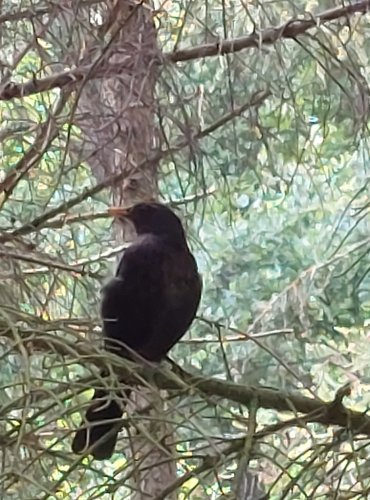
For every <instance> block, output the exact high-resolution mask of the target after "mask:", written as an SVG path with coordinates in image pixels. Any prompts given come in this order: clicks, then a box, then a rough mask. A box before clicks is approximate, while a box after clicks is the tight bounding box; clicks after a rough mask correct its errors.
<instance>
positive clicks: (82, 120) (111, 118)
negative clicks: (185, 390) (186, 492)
mask: <svg viewBox="0 0 370 500" xmlns="http://www.w3.org/2000/svg"><path fill="white" fill-rule="evenodd" d="M107 4H108V10H107V12H106V15H105V19H104V22H103V24H102V25H101V26H100V28H99V30H98V34H99V39H100V40H101V42H102V45H101V46H100V47H99V46H97V45H96V44H95V46H93V45H92V44H91V45H90V47H89V46H88V49H87V50H86V52H85V54H84V56H83V57H84V59H85V60H87V61H89V62H92V63H93V62H94V61H96V66H97V67H98V66H103V67H104V64H105V63H114V64H115V65H117V64H118V65H119V64H122V72H121V74H120V75H119V76H109V75H107V77H106V78H104V79H95V80H94V79H93V78H92V79H89V80H87V81H84V82H83V84H82V85H81V87H80V88H79V91H78V101H77V105H76V109H75V115H74V124H75V125H77V126H78V127H79V128H80V130H81V131H82V138H83V141H82V143H81V145H79V148H78V149H79V152H80V154H81V158H85V159H87V161H88V163H89V165H90V167H91V171H92V173H93V175H94V176H95V178H96V179H97V180H98V182H101V181H103V180H104V179H106V178H107V177H110V176H112V175H114V174H117V173H120V172H126V173H127V175H126V176H125V178H124V181H123V182H120V183H116V184H115V185H112V186H111V191H110V193H111V199H112V202H113V204H119V205H125V206H130V205H132V204H133V203H136V202H138V201H143V200H147V199H155V198H157V195H158V187H157V167H158V165H157V164H154V163H149V164H148V163H146V166H145V168H142V167H141V168H140V169H139V168H137V166H138V165H140V164H142V163H143V160H145V159H147V158H150V157H151V152H152V150H153V146H154V145H155V142H156V141H155V136H156V133H155V124H154V113H155V101H154V87H155V84H156V80H157V76H158V70H159V62H160V52H159V50H158V47H157V43H156V30H155V27H154V24H153V19H152V14H151V10H150V8H149V6H148V5H146V4H131V3H129V2H123V1H119V0H117V1H114V2H112V1H111V2H107ZM91 39H92V38H91V37H90V43H91ZM131 231H132V230H131V228H130V227H129V226H127V227H126V226H125V227H123V226H122V225H121V224H116V225H115V229H114V233H115V234H114V236H115V239H116V241H117V243H119V244H121V243H123V242H125V241H128V240H130V239H131V238H132V234H131ZM143 393H144V390H143V391H141V396H143V397H142V398H141V397H140V398H137V399H136V401H135V404H136V406H140V405H141V401H140V400H141V399H142V400H143V401H144V400H145V402H144V404H146V405H147V404H148V399H150V401H151V403H152V404H153V407H156V408H157V410H156V411H155V413H153V414H152V415H151V416H150V418H149V419H148V421H150V422H151V423H150V425H149V426H148V427H146V429H145V433H144V434H141V436H143V435H145V436H148V437H150V438H151V439H148V438H145V437H139V435H136V436H134V437H133V438H132V439H131V450H124V451H125V453H126V454H127V453H128V454H129V455H131V459H132V460H131V465H132V477H133V478H134V482H135V484H134V485H133V490H134V493H133V496H132V498H134V499H135V500H139V499H141V498H145V499H148V498H153V497H155V496H156V495H157V494H158V493H159V492H161V491H162V490H163V489H164V488H165V487H166V486H167V485H168V484H171V483H173V481H174V479H175V477H176V463H175V461H174V459H173V452H172V450H170V449H169V448H168V447H167V446H166V441H167V440H168V436H171V434H172V429H171V428H169V427H168V425H167V424H165V423H164V422H163V419H162V420H161V418H160V415H159V414H158V412H159V413H160V409H159V408H158V407H161V406H163V402H162V400H161V399H160V398H159V397H158V393H157V395H155V394H154V393H153V394H148V391H145V394H143ZM141 425H142V424H141ZM168 498H171V497H168Z"/></svg>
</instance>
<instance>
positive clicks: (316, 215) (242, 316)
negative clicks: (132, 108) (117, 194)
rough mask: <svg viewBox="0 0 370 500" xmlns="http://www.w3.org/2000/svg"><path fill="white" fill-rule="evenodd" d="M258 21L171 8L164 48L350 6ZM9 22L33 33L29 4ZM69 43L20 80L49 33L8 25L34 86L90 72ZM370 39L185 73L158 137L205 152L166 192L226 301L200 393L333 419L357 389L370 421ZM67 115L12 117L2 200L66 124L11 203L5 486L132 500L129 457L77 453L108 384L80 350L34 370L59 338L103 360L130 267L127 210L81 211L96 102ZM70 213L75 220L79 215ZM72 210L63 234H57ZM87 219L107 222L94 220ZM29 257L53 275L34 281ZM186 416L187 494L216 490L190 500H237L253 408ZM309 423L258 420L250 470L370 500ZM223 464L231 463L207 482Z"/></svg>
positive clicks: (361, 32)
mask: <svg viewBox="0 0 370 500" xmlns="http://www.w3.org/2000/svg"><path fill="white" fill-rule="evenodd" d="M247 4H248V5H247ZM247 4H246V3H245V2H244V3H242V2H241V3H240V4H239V3H237V2H234V3H230V5H228V7H227V9H226V11H224V10H223V5H224V3H222V2H211V3H209V2H205V3H204V2H185V3H182V2H171V3H169V5H167V4H165V6H164V9H167V10H168V12H167V15H165V13H161V12H158V18H157V21H158V40H159V42H160V44H161V48H162V49H163V50H164V51H165V52H169V51H171V50H173V49H174V48H177V49H178V48H185V47H192V46H196V45H199V44H203V43H212V42H214V41H215V40H217V37H222V38H236V37H238V36H244V35H247V34H250V33H252V32H253V30H255V31H256V32H261V31H262V30H264V29H267V28H269V27H270V26H275V25H276V26H278V25H280V24H281V23H283V22H286V21H287V20H289V19H290V18H293V17H297V15H298V14H300V13H303V12H304V11H305V10H306V11H308V12H313V11H314V10H315V11H316V10H317V9H319V10H324V9H325V8H327V7H331V6H332V3H330V2H319V3H317V2H316V3H314V2H307V3H306V2H294V4H290V3H288V2H274V3H268V4H265V3H263V4H262V3H261V4H260V5H258V4H257V3H253V2H249V3H248V2H247ZM42 5H43V4H42ZM338 5H339V4H338ZM18 6H19V7H20V6H21V7H22V8H26V7H27V6H28V5H26V3H23V2H19V5H18ZM316 6H317V9H316ZM36 7H40V8H41V7H42V6H41V4H40V5H38V4H37V5H36ZM36 7H35V8H36ZM4 9H5V10H6V12H10V10H12V11H13V10H14V11H16V9H15V7H14V5H13V3H11V2H5V7H4ZM78 16H82V14H81V12H80V13H76V19H79V17H78ZM82 17H83V16H82ZM40 19H41V18H40ZM40 19H39V20H40ZM58 22H60V24H58V23H57V28H58V29H57V32H58V33H59V30H60V31H61V32H62V33H63V37H60V38H61V39H57V38H56V37H55V34H54V35H53V36H52V33H53V30H52V29H51V28H50V30H49V31H48V30H46V33H45V34H42V35H40V36H39V37H38V39H39V42H40V47H41V48H40V47H39V48H38V49H37V50H36V48H31V46H30V49H29V50H26V51H25V53H24V55H23V57H21V56H19V61H18V60H17V57H16V54H17V53H18V54H19V50H20V49H18V48H17V50H16V49H15V43H16V44H17V45H16V46H17V47H18V45H19V43H20V42H22V46H24V44H25V42H26V43H31V40H34V38H33V36H34V35H33V31H32V23H31V22H30V21H28V20H21V21H18V22H15V21H14V22H12V23H10V22H8V23H4V31H3V32H2V33H1V34H0V37H1V40H2V44H3V45H4V47H5V54H6V55H5V56H1V57H5V58H6V59H7V60H8V59H9V61H10V59H11V60H12V61H13V62H12V63H10V62H9V61H8V64H9V65H10V66H12V65H14V67H11V80H12V81H14V82H25V81H29V80H32V78H33V77H34V75H37V78H40V77H45V76H48V75H50V74H52V72H54V71H55V72H56V71H57V70H58V71H60V70H61V68H63V66H64V61H62V60H59V59H58V58H59V57H60V54H61V53H67V52H68V50H67V45H68V40H69V36H71V37H72V38H73V37H76V38H77V39H78V38H79V36H80V34H81V33H82V34H83V33H85V34H86V32H84V31H83V30H82V27H81V26H82V23H81V25H80V23H79V22H78V21H76V22H75V24H73V25H72V28H71V29H72V31H73V33H67V32H65V31H64V32H63V26H64V24H63V22H64V20H62V21H61V20H60V19H59V21H58ZM51 25H52V26H53V24H52V23H51ZM54 29H56V28H55V26H54ZM369 29H370V24H369V20H368V18H367V17H366V16H357V15H355V16H353V17H351V18H350V19H348V20H347V19H345V18H342V19H341V20H340V21H339V20H338V21H335V20H334V21H332V22H330V23H329V24H326V25H325V26H321V27H320V26H318V27H317V28H315V29H312V30H311V31H310V32H306V33H305V34H302V35H298V36H297V37H296V38H295V39H289V40H287V39H283V38H282V39H280V40H279V41H277V42H276V43H275V44H273V45H261V46H260V47H258V48H257V47H252V48H249V49H246V50H244V51H241V52H237V53H235V54H231V55H227V56H221V55H220V56H218V57H209V58H198V59H194V60H190V61H187V62H186V63H179V64H178V65H177V67H174V66H168V67H167V66H166V67H165V68H164V69H163V72H162V75H161V78H160V80H159V82H158V86H157V95H156V97H157V102H158V116H157V124H158V128H159V129H161V132H162V135H163V136H164V137H165V138H166V141H165V142H167V144H168V145H170V146H175V145H178V144H179V143H180V144H181V143H182V142H183V141H184V140H185V141H189V144H188V145H187V146H186V147H182V148H181V149H179V150H176V151H175V150H174V152H173V153H171V155H167V156H165V157H164V158H163V159H162V161H161V164H160V168H161V171H160V174H161V176H160V190H161V195H162V197H163V198H164V199H166V200H169V201H170V202H172V203H174V204H176V205H179V209H180V211H181V213H182V214H183V216H184V220H185V221H186V223H187V226H188V231H189V237H190V240H191V243H192V248H193V250H194V252H195V254H196V257H197V260H198V263H199V267H200V270H201V273H202V275H203V280H204V294H203V299H202V304H201V309H200V311H199V319H198V321H197V322H196V323H195V324H194V326H193V327H192V328H191V331H190V333H189V335H188V336H187V337H186V338H185V339H183V341H181V342H180V343H179V344H178V345H177V346H175V348H174V349H173V351H172V353H171V356H172V358H173V359H174V360H176V361H177V362H178V364H179V365H181V366H182V367H184V368H186V369H187V370H188V371H192V372H197V371H198V372H201V373H202V374H203V375H204V376H214V377H219V378H221V379H223V380H226V379H229V380H233V381H235V382H238V383H240V384H248V385H257V384H260V385H265V386H270V387H274V388H276V389H289V390H297V391H299V392H300V393H301V394H302V395H306V396H310V397H317V398H322V399H323V400H325V401H331V400H333V399H334V396H335V394H336V392H337V391H338V389H339V388H340V387H342V386H343V385H344V384H346V383H347V382H351V383H352V392H351V395H350V396H349V397H346V398H345V403H346V405H347V406H349V407H351V408H352V409H357V410H360V411H366V410H367V408H368V405H369V403H370V398H369V395H368V394H369V391H368V389H369V381H370V369H369V356H370V344H369V336H368V325H369V322H370V237H369V227H370V224H369V203H368V197H369V186H368V185H369V182H368V178H369V150H368V146H369V145H368V137H367V136H368V131H367V123H368V90H369V89H368V84H367V80H368V76H369V75H368V73H369V69H368V68H369V67H370V64H369V56H368V54H370V46H369V45H370V37H369V36H368V35H369V33H368V31H369ZM15 32H16V35H15ZM81 37H82V35H81ZM14 40H16V42H14ZM81 44H82V45H83V43H82V42H81ZM53 61H57V62H54V63H53ZM53 64H55V65H56V66H57V68H56V69H55V70H54V69H53ZM1 71H2V78H4V79H5V78H6V76H7V73H6V71H5V69H2V70H1ZM266 89H267V90H268V91H269V92H270V95H269V96H268V97H266V98H265V99H263V100H262V102H261V103H260V104H259V105H257V106H250V107H249V108H248V109H247V110H246V111H244V112H243V113H241V114H240V115H239V114H238V113H237V114H236V116H235V117H234V118H233V119H232V120H231V119H230V120H227V121H226V122H225V124H224V125H222V126H220V127H218V128H215V130H213V131H212V132H211V133H209V134H205V136H204V137H201V138H197V134H198V133H199V132H200V131H204V130H206V129H207V127H211V126H212V125H213V124H214V123H216V122H217V121H218V120H219V119H220V118H221V117H223V116H224V115H227V114H228V113H231V112H232V111H233V110H234V109H236V108H238V107H239V106H242V105H244V104H245V103H246V102H249V101H252V100H253V97H255V96H258V95H259V93H260V92H262V91H264V90H266ZM59 96H60V91H59V89H57V90H50V91H47V92H43V93H36V94H34V95H30V96H27V97H24V98H22V99H14V100H11V101H9V102H5V101H0V116H1V127H0V137H1V139H2V141H1V144H2V146H1V156H0V181H1V182H2V181H3V180H4V179H6V178H8V177H7V176H9V175H10V174H11V173H12V172H14V171H15V170H16V169H19V168H20V166H21V165H22V161H24V158H25V157H27V154H28V153H29V151H31V150H32V148H33V146H34V145H35V144H38V143H37V138H38V134H39V130H40V124H45V123H47V121H48V120H49V119H50V116H52V121H53V123H54V122H56V123H57V125H58V133H57V134H56V136H55V138H54V139H53V140H52V141H51V143H50V144H49V145H48V146H47V147H46V148H45V151H41V152H40V157H39V158H38V161H37V162H36V163H35V165H32V166H30V168H27V169H26V171H25V172H24V173H23V174H22V176H21V179H20V180H19V181H18V182H17V183H16V184H15V187H14V190H13V191H12V192H11V193H10V195H9V197H8V196H6V195H5V194H4V192H2V194H1V198H0V202H1V211H0V241H1V243H0V249H2V250H4V252H5V254H4V256H3V257H2V258H3V262H2V267H1V269H0V272H1V274H2V278H3V279H2V281H3V283H0V296H1V299H2V307H1V309H0V323H1V329H2V331H5V333H6V334H4V339H5V340H4V342H3V343H2V344H1V351H0V352H1V359H2V367H1V381H2V384H1V390H0V402H1V404H2V407H3V409H2V417H3V419H2V423H1V432H2V439H4V443H5V446H6V449H5V451H4V452H3V464H4V465H3V470H2V477H3V479H0V484H1V488H2V491H3V492H5V493H3V495H5V496H6V498H9V499H12V498H17V499H18V498H19V499H23V498H24V499H26V498H27V499H29V498H40V499H44V498H45V499H46V498H56V499H62V498H73V499H74V498H76V499H77V498H78V499H81V500H84V499H86V500H87V499H94V498H103V499H105V498H106V499H108V498H124V495H126V494H127V495H128V486H127V474H128V473H127V471H126V468H127V467H128V460H127V457H126V455H125V454H124V453H122V452H123V451H125V449H126V447H127V446H128V442H129V440H128V439H127V438H126V437H125V438H123V439H122V442H121V444H120V448H119V450H118V453H117V454H116V455H115V456H114V458H113V459H112V461H111V462H104V463H102V464H92V463H91V462H90V461H89V459H87V458H84V459H83V460H82V462H81V463H79V462H77V461H76V458H75V457H73V456H72V454H71V453H70V451H69V446H70V435H71V430H72V429H74V428H75V427H76V425H77V422H78V421H79V417H78V411H79V409H80V407H81V406H82V405H83V404H84V403H85V402H86V401H87V399H88V397H89V394H87V393H83V394H81V392H82V391H83V388H84V384H83V383H81V382H79V380H80V378H83V377H89V376H90V377H91V375H94V376H95V377H96V376H97V375H96V371H97V370H96V367H95V366H94V364H93V363H90V362H89V360H85V359H81V358H78V352H77V351H75V352H74V351H73V348H71V350H70V353H69V356H61V355H60V353H58V352H52V349H51V352H47V353H43V354H40V352H39V350H38V349H37V345H36V352H32V348H28V347H27V346H25V345H23V347H22V348H19V345H20V342H19V339H20V336H21V335H33V336H34V337H35V338H36V339H37V338H39V339H44V338H47V335H52V336H53V339H54V341H55V339H58V340H60V343H61V344H63V343H66V344H68V342H69V344H68V345H72V346H73V343H74V342H77V339H81V338H85V339H86V340H87V342H88V343H89V345H93V346H95V345H98V344H99V340H96V337H95V336H94V334H95V333H99V320H98V311H99V289H100V287H101V285H102V284H103V282H104V280H105V279H106V277H108V276H110V275H111V274H112V269H113V265H114V262H115V258H116V254H117V253H119V249H116V248H115V247H116V246H117V245H116V242H115V240H114V237H113V234H112V233H111V231H110V222H107V219H106V218H104V217H103V216H102V214H101V211H102V210H103V209H104V208H105V207H106V206H107V204H108V203H109V191H108V190H107V189H105V190H102V191H100V192H99V193H97V194H95V195H93V196H86V197H85V198H84V199H83V200H81V201H80V202H79V203H76V204H73V203H71V202H72V201H73V199H74V198H75V197H77V196H80V195H81V193H83V192H84V190H86V189H89V188H91V187H93V186H94V185H95V184H96V183H97V181H96V179H95V178H94V177H93V175H92V174H91V171H90V168H89V165H88V162H87V161H82V160H81V157H80V156H79V154H78V153H79V152H76V151H75V150H74V146H75V144H80V143H79V141H81V139H82V131H81V130H80V129H78V128H77V127H75V126H73V125H71V120H72V118H71V116H72V115H73V112H74V100H73V99H74V97H75V96H72V98H70V99H68V100H67V102H66V106H65V107H64V108H63V111H61V112H60V113H58V114H56V116H54V114H53V113H54V111H55V106H56V103H57V101H58V98H59ZM189 137H191V139H190V140H189ZM66 203H67V204H69V203H70V204H71V205H73V206H71V208H69V207H68V208H67V209H65V204H66ZM58 209H60V210H59V214H58ZM52 210H56V214H55V215H54V216H53V217H48V214H49V213H51V211H52ZM86 214H88V215H91V217H85V218H82V217H80V219H79V218H78V216H79V215H86ZM67 217H69V218H73V217H77V219H76V220H75V222H73V220H72V222H71V219H66V220H64V218H67ZM39 218H41V219H42V220H41V222H40V223H39V225H36V226H35V227H33V226H32V224H35V221H38V220H39ZM61 221H62V222H61ZM13 231H18V234H17V235H16V236H17V238H14V233H13V237H12V238H10V240H8V241H5V240H1V237H2V236H4V235H9V234H11V233H12V232H13ZM29 245H31V254H32V258H33V259H32V260H27V259H26V260H25V257H27V253H29V248H30V246H29ZM6 254H12V255H11V256H10V257H9V255H8V257H6ZM14 254H16V255H14ZM4 325H5V326H4ZM9 332H11V333H9ZM34 337H32V339H33V338H34ZM32 339H31V340H32ZM168 405H169V410H168V412H167V413H166V415H165V417H166V418H167V419H168V420H169V421H170V422H171V423H172V424H173V425H174V426H175V427H176V440H177V441H176V443H177V448H176V449H177V453H178V456H179V461H178V464H177V467H178V475H179V476H182V475H185V474H186V473H187V472H189V471H195V472H194V475H193V476H192V475H191V474H189V479H188V480H187V481H185V480H184V482H183V483H181V484H180V486H179V495H180V496H179V498H184V499H185V498H194V499H203V498H218V497H220V496H221V495H228V494H230V492H231V491H232V488H233V481H234V476H235V470H236V469H237V468H238V464H239V460H240V455H241V453H242V450H243V443H244V440H245V438H246V436H247V434H248V429H249V428H250V425H251V417H250V411H249V410H250V408H247V407H241V406H240V407H239V406H238V405H236V404H235V403H232V402H230V401H229V400H227V399H226V398H225V400H216V398H214V399H211V398H209V399H208V400H206V399H204V398H202V397H201V396H200V395H199V394H197V393H195V391H194V392H190V393H189V394H183V395H181V396H177V395H172V394H170V398H169V402H168ZM296 416H297V415H295V414H294V412H293V411H292V414H289V415H288V414H282V412H278V411H275V410H266V409H259V410H258V412H257V433H256V435H255V439H254V441H253V446H252V450H251V457H250V460H249V470H250V471H252V472H256V473H258V475H259V480H260V482H261V483H262V485H263V488H264V490H265V491H266V492H269V494H270V497H269V498H271V499H281V498H289V499H300V498H332V497H333V498H366V496H367V495H368V492H369V490H370V484H369V479H368V474H367V465H368V464H367V452H368V441H367V440H366V439H364V437H363V436H353V435H352V434H351V432H349V431H348V432H347V430H346V429H340V430H339V429H338V428H336V427H331V426H324V425H322V424H315V423H310V420H309V419H308V421H306V420H303V419H302V421H299V420H298V421H295V422H293V423H291V424H289V423H286V424H285V425H283V424H282V422H284V421H285V420H288V419H289V418H294V417H296ZM277 424H281V427H279V426H278V425H277ZM274 425H276V428H275V427H274ZM241 441H243V443H242V444H240V442H241ZM233 446H234V448H233ZM225 450H226V451H227V450H231V451H229V452H226V451H225ZM217 453H218V454H220V455H221V454H223V456H222V459H220V460H218V461H217V463H216V465H214V466H213V465H212V464H211V465H210V466H209V467H204V470H201V471H200V472H198V469H197V468H199V469H202V465H204V464H205V463H206V464H207V461H206V458H209V456H211V457H213V456H215V454H217ZM205 457H206V458H205ZM14 463H16V464H17V466H19V470H18V469H17V470H16V469H15V466H14V465H12V464H14ZM19 471H21V472H19ZM216 472H217V473H216ZM5 496H4V498H5Z"/></svg>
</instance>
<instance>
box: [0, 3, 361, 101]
mask: <svg viewBox="0 0 370 500" xmlns="http://www.w3.org/2000/svg"><path fill="white" fill-rule="evenodd" d="M369 8H370V0H362V1H360V2H356V3H354V4H352V5H347V6H346V7H336V8H334V9H329V10H326V11H324V12H321V13H319V14H317V15H316V16H312V17H311V18H310V19H290V20H289V21H287V22H286V23H284V24H281V25H280V26H275V27H271V28H267V29H266V30H264V31H262V32H260V33H253V34H251V35H246V36H242V37H239V38H234V39H231V40H220V41H217V42H215V43H208V44H204V45H200V46H198V47H193V48H191V49H184V50H177V51H176V52H171V53H166V54H164V60H167V61H169V62H172V63H174V62H180V61H190V60H193V59H199V58H201V57H212V56H218V55H224V54H231V53H235V52H239V51H241V50H244V49H248V48H252V47H260V46H261V45H271V44H274V43H275V42H277V41H278V40H280V39H284V38H285V39H290V38H295V37H297V36H299V35H303V34H304V33H306V32H307V31H309V30H311V29H312V28H315V27H318V26H320V25H321V24H325V23H328V22H330V21H334V20H336V19H340V18H348V17H350V16H352V15H353V14H355V13H363V14H365V13H366V12H368V10H369ZM97 66H98V67H97ZM121 72H122V63H120V64H116V65H115V64H107V63H105V64H103V65H102V66H101V67H100V68H99V65H96V64H95V63H93V64H91V65H88V66H83V67H79V68H75V69H72V70H68V71H63V72H61V73H57V74H55V75H51V76H48V77H46V78H40V79H38V80H37V79H32V80H29V81H28V82H25V83H23V84H18V83H7V84H6V85H1V83H0V100H2V101H7V100H10V99H14V98H21V97H24V96H28V95H31V94H37V93H39V92H44V91H47V90H51V89H55V88H63V87H65V86H67V85H70V84H74V83H76V82H79V81H81V80H83V79H84V78H87V77H89V78H91V77H94V78H106V77H107V76H110V77H111V76H114V75H117V74H119V73H121Z"/></svg>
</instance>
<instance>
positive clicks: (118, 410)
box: [72, 390, 128, 460]
mask: <svg viewBox="0 0 370 500" xmlns="http://www.w3.org/2000/svg"><path fill="white" fill-rule="evenodd" d="M127 396H128V395H126V397H127ZM122 403H123V401H122V402H121V404H122ZM122 413H123V409H122V407H121V405H120V404H119V401H118V400H117V398H114V397H113V396H112V394H110V392H108V391H104V390H96V391H95V393H94V396H93V398H92V400H91V404H90V406H89V408H88V410H87V412H86V415H85V422H84V425H83V426H81V427H80V428H79V429H78V430H77V432H76V435H75V437H74V439H73V442H72V451H73V452H74V453H76V454H80V453H86V452H87V451H88V452H89V453H91V455H93V457H94V458H95V459H96V460H104V459H106V458H110V457H111V456H112V455H113V452H114V448H115V446H116V442H117V437H118V433H119V430H120V427H121V426H120V424H119V421H118V419H120V418H121V417H122Z"/></svg>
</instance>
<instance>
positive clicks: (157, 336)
mask: <svg viewBox="0 0 370 500" xmlns="http://www.w3.org/2000/svg"><path fill="white" fill-rule="evenodd" d="M109 214H110V215H112V216H115V217H118V218H122V219H125V220H129V221H131V222H132V223H133V225H134V227H135V230H136V233H137V239H136V241H135V242H134V243H133V244H132V245H131V246H130V247H129V248H128V249H127V250H126V251H125V252H124V254H123V256H122V258H121V260H120V262H119V264H118V268H117V272H116V276H115V277H114V278H113V279H111V280H110V281H109V282H108V284H107V285H106V286H105V287H104V288H103V290H102V292H103V298H102V304H101V315H102V320H103V333H104V338H105V349H106V350H108V351H111V352H115V353H116V354H119V355H121V356H123V357H125V358H131V359H135V358H136V359H137V358H143V359H144V360H147V361H151V362H160V361H161V360H162V359H163V358H165V356H166V354H167V353H168V351H169V350H170V349H171V347H173V346H174V345H175V344H176V342H178V340H179V339H180V338H181V337H182V336H183V335H184V333H185V332H186V330H187V329H188V328H189V326H190V324H191V323H192V321H193V319H194V316H195V314H196V311H197V309H198V305H199V301H200V297H201V291H202V283H201V279H200V276H199V274H198V270H197V264H196V261H195V259H194V257H193V255H192V254H191V252H190V250H189V248H188V245H187V242H186V237H185V232H184V229H183V227H182V224H181V222H180V219H179V218H178V217H177V216H176V215H175V214H174V213H173V212H172V211H171V210H170V209H169V208H167V207H166V206H164V205H161V204H159V203H139V204H137V205H134V206H133V207H131V208H128V209H124V208H120V207H115V208H111V209H109ZM122 395H124V396H126V398H127V397H128V395H129V392H128V391H127V390H126V391H122ZM122 403H123V401H122V399H121V400H120V398H119V396H118V395H117V393H116V394H114V396H112V394H109V391H105V390H96V391H95V393H94V396H93V399H92V403H91V405H90V407H89V408H88V410H87V412H86V416H85V424H84V425H83V426H81V427H80V428H79V429H78V431H77V433H76V435H75V438H74V440H73V443H72V450H73V451H74V452H75V453H85V452H86V451H87V449H89V452H90V453H91V454H92V455H93V456H94V458H96V459H98V460H103V459H105V458H109V457H111V455H112V454H113V452H114V448H115V445H116V441H117V436H118V432H119V425H118V426H117V421H119V419H120V417H121V416H122V413H123V408H122ZM108 434H109V435H108ZM103 436H104V437H103ZM97 441H99V442H97Z"/></svg>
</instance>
